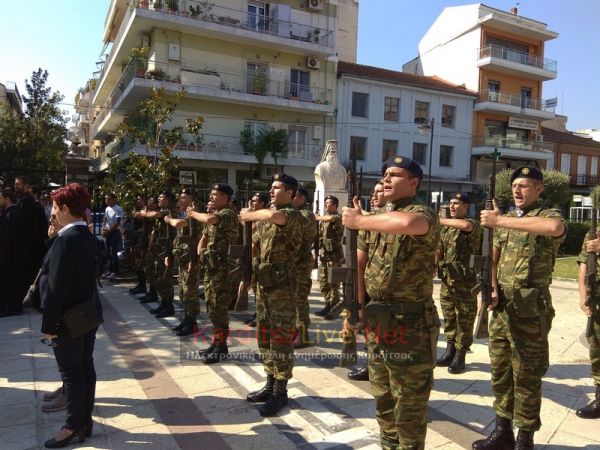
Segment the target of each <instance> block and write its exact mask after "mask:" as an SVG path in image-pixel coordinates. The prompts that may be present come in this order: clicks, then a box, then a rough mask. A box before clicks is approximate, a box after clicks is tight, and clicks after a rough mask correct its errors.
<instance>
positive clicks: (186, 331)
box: [175, 316, 198, 337]
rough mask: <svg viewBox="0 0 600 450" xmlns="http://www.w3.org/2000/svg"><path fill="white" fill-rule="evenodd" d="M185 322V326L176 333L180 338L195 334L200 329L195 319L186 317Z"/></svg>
mask: <svg viewBox="0 0 600 450" xmlns="http://www.w3.org/2000/svg"><path fill="white" fill-rule="evenodd" d="M185 320H186V322H185V325H184V326H183V327H181V328H180V329H179V330H177V333H175V334H176V335H177V336H179V337H183V336H189V335H190V334H194V332H195V331H196V330H197V329H198V324H197V323H196V318H195V317H190V316H185Z"/></svg>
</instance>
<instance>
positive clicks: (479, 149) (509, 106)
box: [403, 4, 558, 183]
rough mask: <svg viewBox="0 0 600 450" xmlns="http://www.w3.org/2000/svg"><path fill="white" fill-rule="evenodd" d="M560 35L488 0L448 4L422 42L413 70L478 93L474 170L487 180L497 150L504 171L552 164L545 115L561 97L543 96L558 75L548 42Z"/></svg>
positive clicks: (410, 68) (549, 114) (477, 176)
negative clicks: (549, 56)
mask: <svg viewBox="0 0 600 450" xmlns="http://www.w3.org/2000/svg"><path fill="white" fill-rule="evenodd" d="M557 37H558V33H556V32H554V31H551V30H549V29H548V27H547V25H546V24H544V23H542V22H539V21H536V20H533V19H528V18H525V17H522V16H520V15H519V14H518V10H517V8H512V9H511V11H510V12H506V11H501V10H498V9H495V8H491V7H489V6H486V5H484V4H472V5H465V6H457V7H449V8H445V9H444V10H443V11H442V13H441V14H440V16H439V17H438V18H437V20H436V21H435V22H434V24H433V25H432V26H431V27H430V28H429V30H428V31H427V33H426V34H425V36H424V37H423V38H422V39H421V41H420V43H419V56H418V57H417V58H415V59H414V60H412V61H410V62H408V63H406V64H405V65H404V66H403V70H404V71H405V72H408V73H417V74H424V75H437V76H439V77H441V78H443V79H445V80H448V81H450V82H451V83H455V84H464V85H465V86H466V87H467V88H468V89H472V90H474V91H477V92H478V93H479V96H478V99H477V101H476V103H475V108H474V114H473V149H472V160H471V166H472V173H473V176H474V179H475V180H477V181H479V182H480V183H483V182H485V180H486V179H487V177H488V175H489V173H490V172H491V170H492V158H491V157H490V155H491V154H492V152H494V150H495V149H496V148H497V149H498V151H499V152H500V153H501V154H502V156H501V157H500V160H499V164H498V165H497V169H498V170H501V169H504V168H511V167H516V166H518V165H522V164H535V165H538V166H539V167H542V168H552V166H553V162H554V154H553V147H552V145H551V144H550V143H547V142H545V141H544V136H543V133H542V130H541V122H542V121H543V120H551V119H552V118H553V116H554V108H555V107H556V99H544V98H543V96H542V84H543V82H544V81H547V80H552V79H554V78H556V76H557V62H556V61H554V60H551V59H547V58H546V57H545V48H544V47H545V43H546V42H547V41H549V40H551V39H555V38H557Z"/></svg>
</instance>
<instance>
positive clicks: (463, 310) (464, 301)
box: [440, 283, 477, 350]
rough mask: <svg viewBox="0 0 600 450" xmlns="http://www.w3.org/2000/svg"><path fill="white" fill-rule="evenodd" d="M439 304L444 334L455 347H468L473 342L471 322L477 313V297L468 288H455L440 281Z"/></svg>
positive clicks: (473, 321) (472, 322)
mask: <svg viewBox="0 0 600 450" xmlns="http://www.w3.org/2000/svg"><path fill="white" fill-rule="evenodd" d="M440 305H441V307H442V315H443V316H444V334H445V335H446V339H447V340H448V341H452V342H455V343H456V348H457V349H459V350H460V349H461V348H465V349H469V348H470V347H471V344H473V324H474V323H475V316H476V315H477V297H475V295H473V294H471V291H470V290H466V289H456V288H453V287H451V286H446V284H445V283H442V288H441V290H440Z"/></svg>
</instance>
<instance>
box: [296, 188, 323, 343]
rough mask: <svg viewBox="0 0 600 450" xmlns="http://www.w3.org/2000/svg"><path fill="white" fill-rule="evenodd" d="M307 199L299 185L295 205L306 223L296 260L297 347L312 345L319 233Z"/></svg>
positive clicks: (306, 194)
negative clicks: (310, 331)
mask: <svg viewBox="0 0 600 450" xmlns="http://www.w3.org/2000/svg"><path fill="white" fill-rule="evenodd" d="M307 200H308V191H307V190H306V188H305V187H303V186H299V187H298V190H297V191H296V195H295V196H294V206H295V207H296V208H298V210H300V213H301V214H302V217H303V218H304V223H303V225H302V245H301V247H300V252H299V254H298V260H297V261H296V270H297V272H298V284H297V294H296V311H297V313H298V318H297V327H298V341H297V342H296V343H295V344H294V347H295V348H304V347H308V346H309V345H311V342H310V339H309V337H308V327H309V326H310V310H309V309H310V308H309V304H308V296H309V294H310V288H311V287H312V279H311V278H310V274H311V272H312V268H313V262H314V257H313V253H312V247H313V243H314V241H315V236H316V234H317V221H316V219H315V215H314V213H313V212H312V210H311V209H310V207H309V206H308V205H307V203H306V202H307Z"/></svg>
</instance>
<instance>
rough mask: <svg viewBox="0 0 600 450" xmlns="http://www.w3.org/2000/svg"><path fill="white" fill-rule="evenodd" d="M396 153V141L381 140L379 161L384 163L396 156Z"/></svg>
mask: <svg viewBox="0 0 600 450" xmlns="http://www.w3.org/2000/svg"><path fill="white" fill-rule="evenodd" d="M397 152H398V141H394V140H391V139H384V140H383V147H382V150H381V161H382V162H385V161H387V160H388V159H390V158H393V157H394V156H396V154H397Z"/></svg>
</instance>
